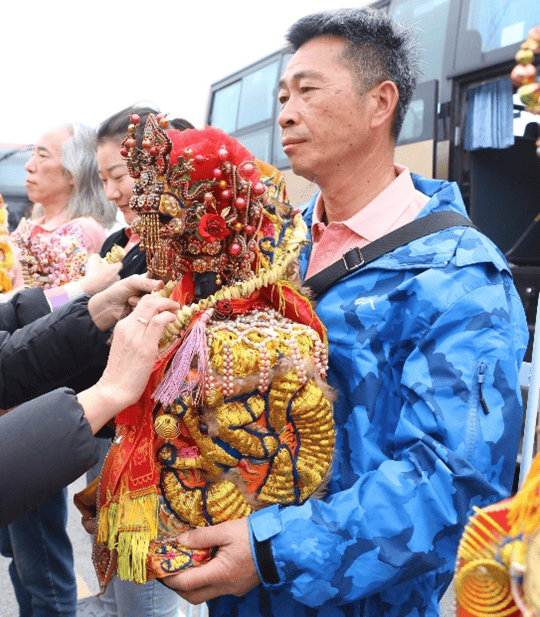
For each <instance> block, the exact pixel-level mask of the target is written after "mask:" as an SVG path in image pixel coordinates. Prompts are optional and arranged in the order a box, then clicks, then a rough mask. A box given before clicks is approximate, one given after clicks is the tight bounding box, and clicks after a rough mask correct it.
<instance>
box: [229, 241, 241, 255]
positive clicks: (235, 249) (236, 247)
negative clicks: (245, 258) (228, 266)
mask: <svg viewBox="0 0 540 617" xmlns="http://www.w3.org/2000/svg"><path fill="white" fill-rule="evenodd" d="M241 252H242V247H241V246H240V244H238V242H233V243H232V244H231V246H229V254H230V255H232V256H233V257H238V255H240V253H241Z"/></svg>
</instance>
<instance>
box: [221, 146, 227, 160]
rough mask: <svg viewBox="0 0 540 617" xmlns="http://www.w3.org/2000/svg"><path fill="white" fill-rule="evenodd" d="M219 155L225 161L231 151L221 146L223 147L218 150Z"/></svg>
mask: <svg viewBox="0 0 540 617" xmlns="http://www.w3.org/2000/svg"><path fill="white" fill-rule="evenodd" d="M218 156H219V158H220V159H221V160H222V161H225V160H226V159H227V157H228V156H229V151H228V150H227V148H225V146H221V148H220V149H219V150H218Z"/></svg>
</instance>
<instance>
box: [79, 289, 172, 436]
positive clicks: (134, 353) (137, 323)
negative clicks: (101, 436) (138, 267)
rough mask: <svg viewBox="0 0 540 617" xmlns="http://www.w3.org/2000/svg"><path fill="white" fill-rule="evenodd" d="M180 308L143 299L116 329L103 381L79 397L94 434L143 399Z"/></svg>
mask: <svg viewBox="0 0 540 617" xmlns="http://www.w3.org/2000/svg"><path fill="white" fill-rule="evenodd" d="M179 308H180V305H179V304H178V303H177V302H174V301H173V300H170V299H169V298H163V297H162V296H160V295H157V294H155V295H154V294H152V295H146V296H144V297H143V298H142V299H141V300H140V301H139V303H138V304H137V306H136V308H135V309H134V311H133V312H132V313H131V314H130V315H129V316H128V317H126V318H125V319H123V320H121V321H120V322H118V324H117V325H116V327H115V329H114V336H113V342H112V345H111V352H110V354H109V361H108V362H107V366H106V368H105V371H104V372H103V375H102V376H101V378H100V380H99V381H98V382H97V384H96V385H94V386H92V387H91V388H89V389H88V390H84V391H83V392H81V393H80V394H79V395H78V397H77V398H78V401H79V403H80V404H81V405H82V407H83V409H84V412H85V416H86V419H87V420H88V422H89V424H90V426H91V428H92V432H94V433H95V432H96V431H98V430H99V429H100V428H101V427H102V426H103V425H104V424H105V423H106V422H108V421H109V420H110V419H111V418H112V417H114V416H115V415H116V414H117V413H119V412H120V411H122V410H123V409H125V408H126V407H129V406H130V405H133V404H134V403H136V402H137V401H138V400H139V398H140V397H141V395H142V393H143V392H144V389H145V387H146V384H147V382H148V379H149V377H150V373H151V371H152V367H153V365H154V362H155V361H156V356H157V351H158V345H159V340H160V338H161V335H162V334H163V330H164V329H165V328H166V326H167V325H168V324H170V323H172V322H173V321H174V320H175V319H176V315H175V313H173V312H172V311H176V310H178V309H179Z"/></svg>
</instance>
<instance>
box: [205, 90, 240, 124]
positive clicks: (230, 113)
mask: <svg viewBox="0 0 540 617" xmlns="http://www.w3.org/2000/svg"><path fill="white" fill-rule="evenodd" d="M241 84H242V82H241V81H236V82H235V83H233V84H231V85H230V86H226V87H225V88H222V89H221V90H217V91H216V92H215V93H214V98H213V101H212V115H211V118H210V124H211V125H212V126H215V127H217V128H220V129H223V130H224V131H225V132H226V133H232V131H234V130H236V116H237V111H238V101H239V100H240V88H241Z"/></svg>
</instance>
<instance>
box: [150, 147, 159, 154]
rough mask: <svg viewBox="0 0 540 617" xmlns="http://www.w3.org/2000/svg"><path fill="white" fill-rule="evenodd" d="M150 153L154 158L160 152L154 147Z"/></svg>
mask: <svg viewBox="0 0 540 617" xmlns="http://www.w3.org/2000/svg"><path fill="white" fill-rule="evenodd" d="M148 152H149V153H150V154H151V155H152V156H157V154H158V152H159V150H158V149H157V148H156V146H152V147H151V148H150V149H149V150H148Z"/></svg>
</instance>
